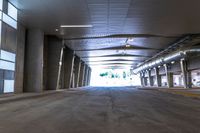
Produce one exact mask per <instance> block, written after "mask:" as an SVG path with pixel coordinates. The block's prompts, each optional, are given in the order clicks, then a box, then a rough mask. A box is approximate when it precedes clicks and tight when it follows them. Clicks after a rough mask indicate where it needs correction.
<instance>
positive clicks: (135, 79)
mask: <svg viewBox="0 0 200 133" xmlns="http://www.w3.org/2000/svg"><path fill="white" fill-rule="evenodd" d="M90 85H91V86H138V85H140V77H139V75H134V74H131V71H130V69H106V68H93V69H92V74H91V82H90Z"/></svg>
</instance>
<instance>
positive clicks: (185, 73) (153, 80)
mask: <svg viewBox="0 0 200 133" xmlns="http://www.w3.org/2000/svg"><path fill="white" fill-rule="evenodd" d="M172 65H173V64H164V65H163V66H162V67H161V66H157V67H154V68H153V69H148V70H143V71H141V72H140V79H141V85H142V86H143V87H145V86H150V87H151V86H155V87H162V86H167V87H168V88H170V87H174V82H175V81H174V74H175V73H174V72H172V71H170V69H171V67H172ZM179 66H180V68H179V69H180V71H181V77H182V81H181V82H183V85H184V88H191V87H192V85H191V80H192V78H191V72H190V71H189V70H188V66H187V61H186V59H181V60H180V64H179ZM160 72H162V73H160Z"/></svg>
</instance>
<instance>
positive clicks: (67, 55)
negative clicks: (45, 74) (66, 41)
mask: <svg viewBox="0 0 200 133" xmlns="http://www.w3.org/2000/svg"><path fill="white" fill-rule="evenodd" d="M74 59H75V55H74V51H72V50H71V49H69V48H65V50H64V88H65V89H69V88H71V87H72V81H73V79H72V78H73V68H74Z"/></svg>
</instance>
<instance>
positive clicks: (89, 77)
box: [87, 68, 92, 86]
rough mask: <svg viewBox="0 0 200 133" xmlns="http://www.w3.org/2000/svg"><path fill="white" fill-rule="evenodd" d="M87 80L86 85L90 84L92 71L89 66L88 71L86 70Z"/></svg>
mask: <svg viewBox="0 0 200 133" xmlns="http://www.w3.org/2000/svg"><path fill="white" fill-rule="evenodd" d="M88 72H89V73H88V81H87V85H88V86H89V85H90V80H91V73H92V70H91V68H89V71H88Z"/></svg>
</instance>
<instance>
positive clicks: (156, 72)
mask: <svg viewBox="0 0 200 133" xmlns="http://www.w3.org/2000/svg"><path fill="white" fill-rule="evenodd" d="M155 74H156V84H157V87H161V84H162V83H161V76H160V75H159V68H157V67H156V68H155Z"/></svg>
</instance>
